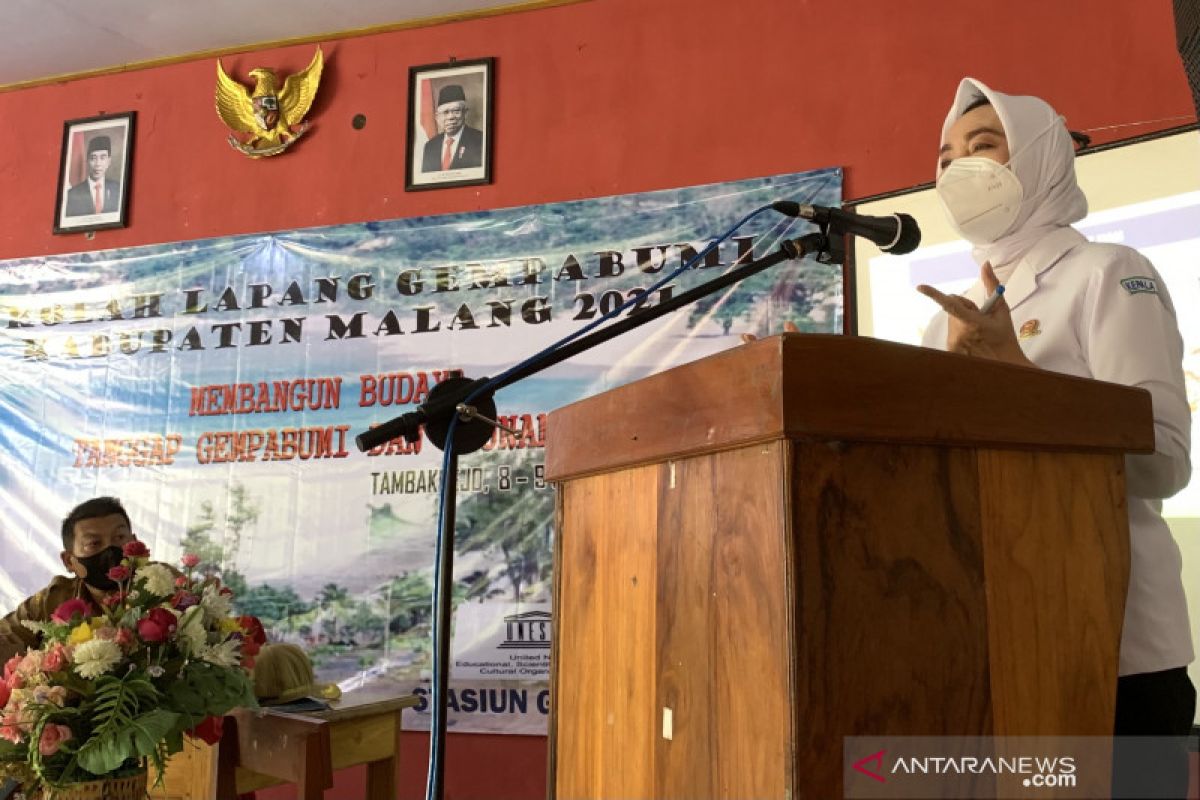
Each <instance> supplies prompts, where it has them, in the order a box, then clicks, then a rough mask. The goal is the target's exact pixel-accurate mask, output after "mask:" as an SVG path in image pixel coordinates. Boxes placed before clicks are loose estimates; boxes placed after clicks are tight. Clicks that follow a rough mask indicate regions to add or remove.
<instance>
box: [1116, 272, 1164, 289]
mask: <svg viewBox="0 0 1200 800" xmlns="http://www.w3.org/2000/svg"><path fill="white" fill-rule="evenodd" d="M1121 285H1122V286H1124V287H1125V291H1127V292H1129V293H1130V294H1158V282H1157V281H1155V280H1154V278H1146V277H1143V276H1141V275H1135V276H1134V277H1132V278H1122V279H1121Z"/></svg>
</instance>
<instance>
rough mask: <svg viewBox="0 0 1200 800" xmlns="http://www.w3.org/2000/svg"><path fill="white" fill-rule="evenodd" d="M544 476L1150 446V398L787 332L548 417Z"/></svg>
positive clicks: (1073, 380)
mask: <svg viewBox="0 0 1200 800" xmlns="http://www.w3.org/2000/svg"><path fill="white" fill-rule="evenodd" d="M548 428H549V441H548V442H547V447H546V474H547V478H549V479H550V480H556V481H559V480H565V479H567V478H571V477H577V476H580V475H584V474H589V473H595V472H604V471H607V470H612V469H619V468H622V467H627V466H632V465H634V464H644V463H651V462H655V461H663V460H666V459H672V458H681V457H685V456H689V455H696V454H699V453H705V452H712V451H716V450H724V449H729V448H732V447H739V446H743V445H747V444H752V443H754V442H760V441H771V440H774V439H782V438H790V439H797V440H808V441H814V440H827V441H847V442H853V441H864V442H894V443H896V444H926V445H942V446H953V447H971V448H989V447H1002V448H1015V449H1028V450H1060V451H1075V452H1110V453H1120V452H1151V451H1152V450H1153V449H1154V423H1153V416H1152V412H1151V402H1150V393H1149V392H1147V391H1145V390H1143V389H1133V388H1130V387H1127V386H1119V385H1117V384H1112V383H1102V382H1100V381H1093V380H1087V379H1084V378H1077V377H1074V376H1070V375H1062V374H1059V373H1055V372H1049V371H1046V370H1040V369H1034V368H1029V367H1019V366H1014V365H1011V364H1002V363H999V362H996V361H989V360H986V359H980V358H972V357H969V356H962V355H958V354H954V353H943V352H941V351H937V350H931V349H928V348H922V347H910V346H908V345H902V344H896V343H893V342H886V341H882V340H878V339H870V338H865V337H851V336H828V335H817V334H794V333H785V334H780V335H778V336H772V337H769V338H766V339H760V340H758V341H756V342H753V343H751V344H748V345H741V346H735V347H732V348H731V349H729V350H726V351H724V352H721V353H717V354H716V355H712V356H709V357H707V358H703V359H700V360H698V361H693V362H691V363H689V364H684V365H682V366H679V367H675V368H674V369H670V370H667V371H665V372H661V373H658V374H656V375H651V376H650V377H647V378H644V379H642V380H639V381H636V382H634V383H630V384H626V385H625V386H620V387H618V388H616V389H612V390H610V391H607V392H603V393H602V394H598V395H595V396H593V397H589V398H586V399H584V400H581V401H579V402H577V403H572V404H571V405H568V406H564V407H562V408H560V409H558V410H556V411H554V412H552V413H551V414H550V418H549V424H548Z"/></svg>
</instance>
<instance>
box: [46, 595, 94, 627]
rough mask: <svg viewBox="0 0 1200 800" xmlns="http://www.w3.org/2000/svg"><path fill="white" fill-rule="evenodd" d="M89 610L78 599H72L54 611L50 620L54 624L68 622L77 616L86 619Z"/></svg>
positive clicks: (85, 603) (82, 601)
mask: <svg viewBox="0 0 1200 800" xmlns="http://www.w3.org/2000/svg"><path fill="white" fill-rule="evenodd" d="M91 610H92V609H91V608H90V607H89V606H88V604H87V602H86V601H84V600H82V599H80V598H78V597H73V598H71V599H70V600H68V601H66V602H65V603H63V604H62V605H60V606H59V607H58V608H56V609H54V613H53V614H51V615H50V618H51V619H52V620H54V621H55V622H70V621H71V620H73V619H74V618H75V617H77V616H78V617H86V616H87V615H88V612H89V611H91Z"/></svg>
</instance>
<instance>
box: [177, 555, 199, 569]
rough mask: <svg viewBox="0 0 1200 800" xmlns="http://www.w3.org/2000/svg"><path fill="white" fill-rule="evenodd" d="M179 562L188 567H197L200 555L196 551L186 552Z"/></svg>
mask: <svg viewBox="0 0 1200 800" xmlns="http://www.w3.org/2000/svg"><path fill="white" fill-rule="evenodd" d="M179 563H181V564H183V565H184V566H185V567H187V568H188V569H195V568H196V566H197V565H198V564H199V563H200V556H198V555H196V554H195V553H184V555H183V558H181V559H179Z"/></svg>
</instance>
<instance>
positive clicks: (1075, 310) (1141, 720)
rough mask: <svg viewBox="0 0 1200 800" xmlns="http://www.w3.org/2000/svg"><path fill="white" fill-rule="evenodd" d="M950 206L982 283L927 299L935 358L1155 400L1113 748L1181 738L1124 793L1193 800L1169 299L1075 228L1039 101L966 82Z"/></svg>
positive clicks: (947, 154)
mask: <svg viewBox="0 0 1200 800" xmlns="http://www.w3.org/2000/svg"><path fill="white" fill-rule="evenodd" d="M937 193H938V197H939V199H940V200H941V203H942V206H943V208H944V210H945V212H946V216H947V218H948V219H949V221H950V223H951V225H952V226H953V227H954V229H955V230H956V231H957V232H958V233H959V235H961V236H962V237H963V238H964V239H966V240H967V241H969V242H971V244H973V245H974V250H973V255H974V257H975V260H976V261H977V262H978V263H979V264H980V265H981V270H980V280H979V282H978V283H977V284H975V285H974V286H973V287H972V288H971V289H969V290H968V291H967V292H965V293H964V295H962V296H949V295H945V294H942V293H941V292H939V291H937V290H936V289H933V288H932V287H929V286H921V287H918V289H919V291H921V292H922V293H923V294H925V295H927V296H929V297H930V298H932V299H933V300H935V301H936V302H937V303H938V304H939V305H940V306H941V307H942V311H940V312H939V313H938V314H937V316H936V317H935V318H934V319H933V321H932V323H931V324H930V325H929V327H928V329H927V331H926V334H925V341H924V344H925V345H926V346H927V347H936V348H942V349H945V350H950V351H953V352H958V353H965V354H967V355H973V356H979V357H983V358H992V359H998V360H1001V361H1007V362H1010V363H1014V364H1022V365H1026V366H1036V367H1039V368H1042V369H1048V370H1053V371H1055V372H1062V373H1067V374H1070V375H1078V376H1081V377H1084V378H1093V379H1096V380H1101V381H1109V382H1112V383H1119V384H1124V385H1126V386H1134V387H1139V388H1142V389H1146V390H1148V391H1149V392H1150V394H1151V396H1152V399H1153V407H1154V435H1155V452H1154V453H1153V454H1151V455H1138V456H1129V457H1127V459H1126V482H1127V483H1126V485H1127V493H1128V507H1129V534H1130V550H1131V553H1130V574H1129V593H1128V596H1127V598H1126V602H1125V623H1124V627H1123V631H1122V637H1121V655H1120V664H1119V667H1118V674H1119V676H1120V677H1119V678H1118V681H1117V684H1118V685H1117V712H1116V720H1115V726H1114V735H1115V736H1117V737H1134V736H1141V737H1145V736H1153V737H1175V738H1174V739H1173V740H1171V741H1169V742H1167V743H1166V744H1165V746H1161V747H1157V748H1155V749H1154V751H1153V753H1152V754H1150V755H1149V757H1147V753H1144V752H1139V753H1138V754H1137V757H1136V758H1133V757H1130V756H1129V755H1128V754H1125V755H1123V754H1122V746H1123V745H1122V743H1121V742H1120V741H1119V740H1118V742H1117V746H1116V750H1115V757H1114V785H1113V788H1114V792H1115V796H1117V797H1122V796H1128V797H1134V796H1136V797H1178V798H1184V797H1186V793H1187V784H1188V754H1187V748H1186V736H1187V734H1188V732H1189V730H1190V727H1191V724H1192V719H1193V715H1194V714H1195V704H1196V691H1195V688H1194V687H1193V686H1192V683H1191V681H1190V680H1189V679H1188V674H1187V665H1188V664H1189V663H1191V661H1192V658H1193V651H1192V642H1191V633H1190V628H1189V625H1188V613H1187V602H1186V599H1185V596H1184V590H1183V581H1182V577H1181V574H1180V572H1181V559H1180V554H1179V548H1178V546H1177V545H1176V544H1175V541H1174V539H1173V538H1172V536H1171V531H1170V529H1169V528H1168V527H1167V524H1166V522H1165V521H1164V520H1163V518H1162V514H1161V509H1162V498H1164V497H1170V496H1171V495H1173V494H1175V493H1176V492H1178V491H1179V490H1181V489H1182V488H1183V487H1184V486H1186V485H1187V482H1188V479H1189V478H1190V475H1191V464H1190V461H1189V454H1188V450H1189V444H1190V439H1191V415H1190V411H1189V408H1188V403H1187V395H1186V391H1185V386H1184V376H1183V366H1182V362H1183V341H1182V339H1181V337H1180V335H1179V328H1178V324H1177V322H1176V318H1175V309H1174V306H1173V305H1172V303H1171V297H1170V295H1169V294H1168V292H1167V287H1166V286H1165V285H1164V284H1163V281H1162V278H1161V277H1160V276H1159V274H1158V271H1157V270H1155V268H1154V266H1153V265H1152V264H1151V263H1150V262H1149V261H1148V260H1146V258H1144V257H1143V256H1142V255H1141V254H1140V253H1138V252H1137V251H1136V250H1133V249H1132V248H1129V247H1125V246H1123V245H1118V244H1101V243H1093V242H1089V241H1088V240H1087V239H1085V238H1084V236H1083V235H1082V234H1080V233H1079V232H1078V231H1077V230H1075V229H1074V228H1072V227H1071V223H1073V222H1078V221H1079V220H1081V219H1083V218H1084V217H1085V216H1086V215H1087V198H1086V197H1084V195H1083V192H1082V191H1081V190H1080V188H1079V185H1078V183H1077V182H1076V179H1075V149H1074V143H1073V140H1072V136H1071V134H1070V132H1069V131H1068V130H1067V128H1066V126H1065V124H1064V123H1063V120H1062V117H1060V116H1059V115H1058V114H1057V113H1056V112H1055V111H1054V109H1053V108H1051V107H1050V106H1049V105H1048V104H1047V103H1046V102H1044V101H1043V100H1040V99H1038V98H1036V97H1018V96H1011V95H1005V94H1001V93H1000V92H996V91H992V90H991V89H989V88H988V87H987V86H985V85H984V84H982V83H980V82H979V81H977V80H973V79H971V78H967V79H964V80H963V81H962V83H961V84H960V85H959V87H958V92H957V95H956V96H955V98H954V104H953V106H952V107H951V109H950V113H949V114H948V115H947V117H946V122H945V124H944V125H943V127H942V139H941V146H940V149H939V152H938V165H937ZM1001 287H1002V288H1001ZM1176 743H1177V746H1176ZM1131 781H1132V783H1131Z"/></svg>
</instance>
